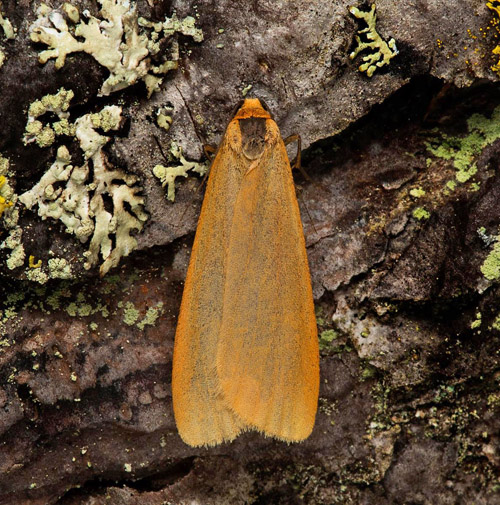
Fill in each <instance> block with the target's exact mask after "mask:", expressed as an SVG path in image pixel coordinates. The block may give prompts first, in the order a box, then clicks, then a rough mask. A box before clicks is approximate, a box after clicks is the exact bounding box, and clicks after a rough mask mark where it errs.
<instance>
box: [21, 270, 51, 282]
mask: <svg viewBox="0 0 500 505" xmlns="http://www.w3.org/2000/svg"><path fill="white" fill-rule="evenodd" d="M26 277H27V279H28V280H29V281H32V282H38V283H39V284H45V283H46V282H47V281H48V280H49V276H48V275H47V274H46V273H45V272H44V271H43V270H42V269H40V268H35V269H31V270H27V271H26Z"/></svg>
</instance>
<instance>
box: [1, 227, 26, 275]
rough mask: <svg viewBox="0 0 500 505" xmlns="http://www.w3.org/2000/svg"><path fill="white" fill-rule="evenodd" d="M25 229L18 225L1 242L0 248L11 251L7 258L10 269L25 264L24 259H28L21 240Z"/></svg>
mask: <svg viewBox="0 0 500 505" xmlns="http://www.w3.org/2000/svg"><path fill="white" fill-rule="evenodd" d="M22 234H23V231H22V229H21V228H20V227H19V226H16V227H15V228H13V229H12V230H10V232H9V235H8V236H7V238H6V239H5V240H4V241H3V242H2V243H1V244H0V249H10V250H11V253H10V254H9V257H8V258H7V261H6V264H7V268H8V269H9V270H14V269H15V268H18V267H21V266H23V265H24V260H25V259H26V253H25V252H24V246H23V244H22V242H21V237H22Z"/></svg>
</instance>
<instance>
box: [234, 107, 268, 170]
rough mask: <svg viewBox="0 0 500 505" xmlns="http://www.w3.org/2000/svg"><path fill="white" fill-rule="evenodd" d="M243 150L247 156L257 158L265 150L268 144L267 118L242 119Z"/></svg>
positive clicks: (251, 158)
mask: <svg viewBox="0 0 500 505" xmlns="http://www.w3.org/2000/svg"><path fill="white" fill-rule="evenodd" d="M239 123H240V131H241V150H242V152H243V154H244V156H245V157H246V158H248V159H249V160H255V159H257V158H259V157H260V156H261V155H262V153H263V152H264V149H265V146H266V119H265V118H254V117H252V118H248V119H240V120H239Z"/></svg>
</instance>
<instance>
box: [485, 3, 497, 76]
mask: <svg viewBox="0 0 500 505" xmlns="http://www.w3.org/2000/svg"><path fill="white" fill-rule="evenodd" d="M486 7H488V9H490V10H491V11H492V12H495V13H496V15H497V17H498V19H497V18H495V20H494V26H495V27H497V32H498V31H499V30H498V25H499V24H500V1H498V0H491V2H486ZM491 52H492V54H494V55H495V56H499V55H500V44H497V45H496V46H495V47H494V48H493V50H492V51H491ZM491 70H493V72H496V73H497V74H498V76H499V77H500V60H498V62H497V63H495V64H494V65H492V66H491Z"/></svg>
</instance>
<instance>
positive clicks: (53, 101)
mask: <svg viewBox="0 0 500 505" xmlns="http://www.w3.org/2000/svg"><path fill="white" fill-rule="evenodd" d="M73 97H74V93H73V91H72V90H67V89H64V88H61V89H60V90H59V91H58V92H57V93H56V94H54V95H45V96H44V97H43V98H41V99H40V100H35V101H34V102H33V103H32V104H31V105H30V107H29V109H28V121H27V123H26V130H25V135H24V143H25V144H29V143H31V142H36V143H37V144H38V145H39V146H40V147H48V146H50V145H52V144H53V143H54V141H55V140H56V136H59V135H67V136H74V135H75V126H74V125H73V124H71V123H70V122H69V120H68V118H69V112H68V108H69V105H70V102H71V100H72V99H73ZM47 112H51V113H53V114H54V115H56V116H57V117H58V118H59V121H55V122H54V123H52V124H51V125H49V124H45V125H44V124H43V123H42V122H41V121H39V120H38V118H39V117H40V116H43V115H44V114H46V113H47Z"/></svg>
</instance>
